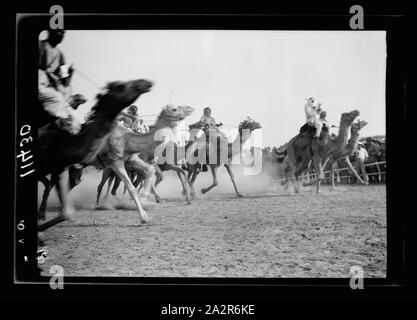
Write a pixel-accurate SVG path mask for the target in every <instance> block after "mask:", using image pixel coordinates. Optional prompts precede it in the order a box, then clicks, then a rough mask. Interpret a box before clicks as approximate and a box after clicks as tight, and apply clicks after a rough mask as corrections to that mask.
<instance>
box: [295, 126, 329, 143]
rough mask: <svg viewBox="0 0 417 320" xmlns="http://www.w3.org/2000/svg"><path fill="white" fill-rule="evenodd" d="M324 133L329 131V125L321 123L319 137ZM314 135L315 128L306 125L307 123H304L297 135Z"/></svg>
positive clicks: (311, 136)
mask: <svg viewBox="0 0 417 320" xmlns="http://www.w3.org/2000/svg"><path fill="white" fill-rule="evenodd" d="M324 133H329V127H328V126H326V125H323V128H322V129H321V134H320V138H321V137H322V136H323V134H324ZM315 135H316V128H315V127H312V126H310V125H308V124H307V123H305V124H304V125H303V126H302V127H301V128H300V133H299V136H301V137H309V138H311V139H313V138H314V136H315Z"/></svg>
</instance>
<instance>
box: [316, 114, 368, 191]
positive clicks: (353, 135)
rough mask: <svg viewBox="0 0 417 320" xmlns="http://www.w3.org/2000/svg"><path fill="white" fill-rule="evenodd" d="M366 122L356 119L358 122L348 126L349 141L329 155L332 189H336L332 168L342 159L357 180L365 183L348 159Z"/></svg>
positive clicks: (356, 145)
mask: <svg viewBox="0 0 417 320" xmlns="http://www.w3.org/2000/svg"><path fill="white" fill-rule="evenodd" d="M367 124H368V123H367V122H366V121H358V122H355V123H353V124H352V126H351V128H350V138H349V141H348V143H347V145H346V146H345V147H344V148H343V149H340V150H339V151H338V152H335V153H333V154H332V155H331V156H330V157H329V159H328V161H329V165H330V181H331V183H332V189H333V190H336V186H335V183H334V170H335V169H336V168H337V165H338V161H339V160H342V159H343V160H345V162H346V164H347V165H348V167H349V169H350V170H351V171H352V172H353V174H354V175H355V176H356V178H357V179H358V181H360V182H361V183H363V184H367V183H366V182H364V181H363V180H362V179H361V178H360V176H359V175H358V173H357V172H356V170H355V169H354V168H353V165H352V163H351V162H350V159H349V156H350V155H351V154H352V153H353V151H354V150H356V148H357V147H358V143H359V136H360V131H361V129H362V128H363V127H365V126H366V125H367ZM324 167H325V164H324V165H323V168H324Z"/></svg>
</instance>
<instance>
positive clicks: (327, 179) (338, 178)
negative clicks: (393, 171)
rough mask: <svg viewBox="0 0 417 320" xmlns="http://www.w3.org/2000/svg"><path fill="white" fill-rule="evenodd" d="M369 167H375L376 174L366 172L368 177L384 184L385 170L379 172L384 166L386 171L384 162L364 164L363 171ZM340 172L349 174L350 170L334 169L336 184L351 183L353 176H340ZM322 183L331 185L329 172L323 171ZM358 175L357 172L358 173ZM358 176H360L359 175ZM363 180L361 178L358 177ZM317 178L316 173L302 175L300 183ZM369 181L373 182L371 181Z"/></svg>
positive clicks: (351, 174) (346, 168)
mask: <svg viewBox="0 0 417 320" xmlns="http://www.w3.org/2000/svg"><path fill="white" fill-rule="evenodd" d="M370 166H375V167H376V170H377V172H370V173H368V172H367V175H368V177H373V176H376V181H377V182H385V177H386V170H381V167H382V166H384V167H383V168H384V169H386V161H379V162H373V163H366V164H365V170H366V167H370ZM341 172H345V173H346V172H347V173H350V172H351V171H350V169H349V168H348V167H345V168H340V169H335V170H334V178H335V179H336V181H337V183H342V182H345V183H352V182H353V181H354V180H355V179H356V177H355V176H354V175H353V173H350V174H347V175H340V173H341ZM323 173H324V180H323V182H324V183H331V181H330V171H324V172H323ZM358 174H359V172H358ZM359 175H360V174H359ZM360 176H361V177H362V179H363V176H362V175H360ZM316 178H317V173H303V174H302V175H301V181H302V182H308V181H310V180H312V179H316ZM371 180H373V181H374V180H375V179H372V178H371Z"/></svg>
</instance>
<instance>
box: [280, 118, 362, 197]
mask: <svg viewBox="0 0 417 320" xmlns="http://www.w3.org/2000/svg"><path fill="white" fill-rule="evenodd" d="M359 115H360V112H359V111H357V110H354V111H351V112H345V113H343V114H342V116H341V119H340V125H339V133H338V135H337V136H336V137H331V136H330V133H329V130H328V128H325V127H323V130H322V133H321V135H320V137H319V139H313V138H312V136H313V134H314V132H315V129H314V128H312V127H310V126H308V125H307V124H305V125H304V126H303V127H302V130H301V131H303V130H307V132H306V133H304V132H301V133H300V134H298V135H297V136H295V137H294V138H292V139H291V140H290V141H289V142H288V144H287V148H286V149H285V150H284V151H282V152H278V151H276V155H277V156H278V157H279V159H278V162H284V165H285V167H286V168H285V171H286V175H287V178H288V179H289V180H290V181H291V182H292V183H293V185H294V186H295V192H296V193H299V192H300V188H299V179H298V178H299V176H300V175H301V174H302V172H303V171H304V170H306V169H307V168H308V165H309V163H310V161H312V163H313V165H314V168H315V170H316V172H317V178H316V179H314V180H312V181H310V182H309V183H306V184H304V185H312V184H314V183H316V192H317V193H319V192H320V183H321V181H322V180H323V179H324V174H323V167H324V166H323V164H322V161H326V160H327V159H328V158H329V157H330V156H331V155H332V154H338V153H343V150H344V148H345V146H346V144H347V143H348V133H349V128H350V126H351V125H352V123H353V121H354V120H355V119H356V118H357V117H358V116H359Z"/></svg>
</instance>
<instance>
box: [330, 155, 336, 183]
mask: <svg viewBox="0 0 417 320" xmlns="http://www.w3.org/2000/svg"><path fill="white" fill-rule="evenodd" d="M336 166H337V162H336V161H335V162H333V163H332V165H331V167H330V181H331V182H332V190H336V185H335V183H334V170H335V169H336Z"/></svg>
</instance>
